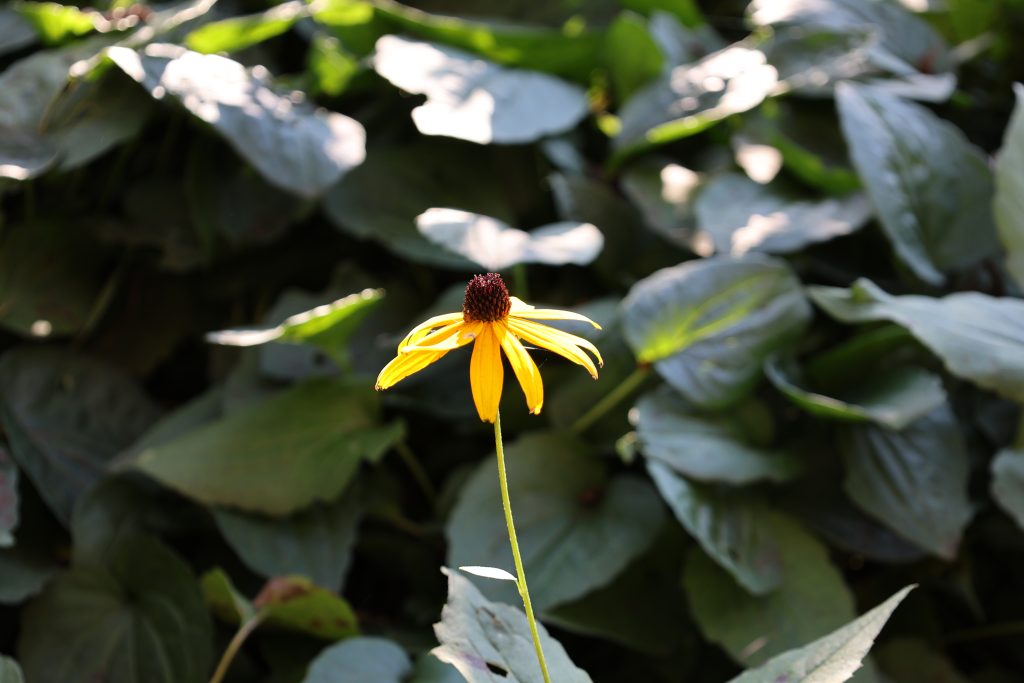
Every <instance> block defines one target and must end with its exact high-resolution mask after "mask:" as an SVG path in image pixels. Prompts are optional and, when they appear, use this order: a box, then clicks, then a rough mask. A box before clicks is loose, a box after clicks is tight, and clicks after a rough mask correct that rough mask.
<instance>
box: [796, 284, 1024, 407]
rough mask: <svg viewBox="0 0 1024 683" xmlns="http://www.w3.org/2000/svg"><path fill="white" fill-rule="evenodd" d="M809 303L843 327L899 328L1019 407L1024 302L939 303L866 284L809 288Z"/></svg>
mask: <svg viewBox="0 0 1024 683" xmlns="http://www.w3.org/2000/svg"><path fill="white" fill-rule="evenodd" d="M807 293H808V294H809V295H810V297H811V299H812V300H813V301H814V302H815V303H816V304H818V306H820V307H821V308H823V309H825V311H826V312H827V313H828V314H829V315H831V316H832V317H833V318H837V319H838V320H841V321H843V322H846V323H865V322H875V321H878V320H888V321H891V322H894V323H896V324H897V325H902V326H903V327H905V328H907V330H908V331H909V332H910V333H911V334H913V335H914V337H916V338H917V340H918V341H920V342H921V343H922V344H924V345H925V346H927V347H928V348H929V349H931V350H932V351H933V352H934V353H935V355H937V356H938V357H939V358H941V359H942V361H943V362H944V363H945V364H946V368H947V369H948V370H949V371H950V372H951V373H953V374H954V375H956V376H958V377H962V378H963V379H966V380H969V381H972V382H975V383H976V384H980V385H981V386H983V387H985V388H986V389H991V390H993V391H995V392H996V393H998V394H1001V395H1003V396H1006V397H1007V398H1011V399H1015V400H1017V401H1024V301H1021V300H1020V299H1010V298H997V297H991V296H988V295H986V294H980V293H978V292H960V293H956V294H950V295H949V296H945V297H942V298H933V297H927V296H917V295H906V296H893V295H891V294H887V293H886V292H884V291H883V290H882V289H881V288H879V287H878V285H876V284H875V283H873V282H871V281H870V280H865V279H860V280H857V282H855V283H854V284H853V286H852V287H851V288H850V289H840V288H836V287H817V286H815V287H808V288H807Z"/></svg>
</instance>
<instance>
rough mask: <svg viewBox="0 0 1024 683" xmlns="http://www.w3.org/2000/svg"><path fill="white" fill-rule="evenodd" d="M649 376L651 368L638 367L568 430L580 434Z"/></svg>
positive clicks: (647, 366) (645, 366) (646, 366)
mask: <svg viewBox="0 0 1024 683" xmlns="http://www.w3.org/2000/svg"><path fill="white" fill-rule="evenodd" d="M649 374H651V366H649V365H640V366H638V367H637V369H636V370H634V371H633V374H631V375H630V376H629V377H627V378H626V379H624V380H622V381H621V382H620V383H619V385H618V386H617V387H615V388H614V389H612V390H611V391H609V392H608V393H607V394H605V395H604V397H602V398H601V400H600V401H598V402H597V403H595V404H594V405H593V407H592V408H591V409H590V410H588V411H587V412H585V413H584V414H583V415H582V416H581V417H580V418H579V419H578V420H576V421H575V422H574V423H573V424H572V427H571V428H570V429H571V430H572V432H573V433H574V434H582V433H583V432H585V431H587V430H588V429H590V428H591V427H592V426H594V423H595V422H597V421H598V420H600V419H601V418H602V417H604V416H605V414H606V413H607V412H608V411H609V410H611V409H612V408H614V407H615V406H616V405H618V404H619V402H620V401H622V400H623V399H625V398H626V397H627V396H629V395H630V394H632V393H633V392H634V391H636V389H637V388H638V387H639V386H640V385H641V384H643V382H644V380H645V379H647V375H649Z"/></svg>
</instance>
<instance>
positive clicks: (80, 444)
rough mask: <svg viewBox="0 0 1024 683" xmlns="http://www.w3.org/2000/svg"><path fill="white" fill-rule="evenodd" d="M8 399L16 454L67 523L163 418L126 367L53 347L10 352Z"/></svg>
mask: <svg viewBox="0 0 1024 683" xmlns="http://www.w3.org/2000/svg"><path fill="white" fill-rule="evenodd" d="M0 396H2V397H3V398H2V401H3V404H2V410H0V423H2V424H3V427H4V430H5V431H6V433H7V438H8V439H9V441H10V447H11V454H12V455H13V456H14V459H15V461H16V462H17V463H18V465H19V466H20V467H21V470H22V471H23V472H24V474H25V475H26V476H27V477H28V478H29V479H31V480H32V482H33V483H34V484H35V485H36V488H37V489H38V490H39V493H40V495H41V496H42V497H43V499H44V500H45V501H46V503H47V504H48V505H49V506H50V508H51V509H52V510H53V511H54V513H56V515H57V516H58V517H59V518H60V519H62V520H63V521H64V522H67V521H69V520H70V518H71V510H72V508H73V507H74V504H75V501H76V500H78V498H79V497H80V496H81V495H82V494H83V493H85V491H86V490H87V489H88V488H89V487H90V486H92V485H93V483H95V482H96V481H97V480H98V479H99V478H100V477H101V476H102V475H103V473H104V471H105V470H106V468H107V465H108V463H109V461H110V460H111V459H112V458H113V457H114V456H115V455H117V453H118V452H119V451H120V450H121V449H122V448H125V447H126V446H128V445H129V444H130V443H131V442H132V441H134V440H135V439H137V438H138V437H139V435H141V434H142V433H143V431H145V430H146V428H148V427H149V426H150V425H151V424H152V423H153V422H154V421H155V420H156V419H157V417H158V416H159V409H158V408H157V407H156V405H155V404H154V403H153V402H152V401H151V400H150V399H149V397H148V396H146V395H145V393H143V391H142V389H141V388H140V387H139V385H138V384H137V383H136V382H135V381H134V380H133V379H132V378H131V377H128V376H127V375H126V374H125V373H124V372H122V371H121V370H120V369H119V368H116V367H114V366H111V365H108V364H106V363H103V362H100V361H98V360H94V359H92V358H88V357H85V356H80V355H78V354H75V353H73V352H70V351H64V350H61V349H57V348H52V347H50V348H47V347H22V348H18V349H14V350H12V351H8V352H7V353H5V354H4V355H3V357H2V358H0Z"/></svg>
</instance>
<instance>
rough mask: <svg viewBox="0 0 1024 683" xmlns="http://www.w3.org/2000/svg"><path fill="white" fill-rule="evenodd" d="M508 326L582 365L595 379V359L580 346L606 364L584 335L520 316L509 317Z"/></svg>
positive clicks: (543, 346)
mask: <svg viewBox="0 0 1024 683" xmlns="http://www.w3.org/2000/svg"><path fill="white" fill-rule="evenodd" d="M508 326H509V329H510V330H512V332H513V333H515V334H517V335H519V337H521V338H523V339H525V340H526V341H528V342H530V343H531V344H536V345H537V346H540V347H541V348H545V349H547V350H548V351H553V352H554V353H557V354H558V355H560V356H562V357H564V358H567V359H569V360H571V361H572V362H573V363H576V364H578V365H582V366H583V367H585V368H586V369H587V371H589V372H590V376H591V377H593V378H594V379H597V368H596V367H594V361H592V360H590V356H588V355H587V354H585V353H583V351H581V350H580V347H582V348H584V349H586V350H587V351H590V352H591V353H592V354H594V356H596V357H597V362H598V364H600V365H604V361H603V360H602V359H601V352H600V351H598V350H597V347H596V346H594V345H593V344H591V343H590V342H588V341H587V340H586V339H584V338H583V337H577V336H576V335H574V334H569V333H568V332H562V331H561V330H556V329H555V328H553V327H548V326H547V325H541V324H540V323H535V322H532V321H530V320H522V319H520V318H509V321H508Z"/></svg>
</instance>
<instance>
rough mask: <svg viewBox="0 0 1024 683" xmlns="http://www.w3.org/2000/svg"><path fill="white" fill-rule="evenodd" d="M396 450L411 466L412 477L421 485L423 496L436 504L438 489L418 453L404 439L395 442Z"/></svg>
mask: <svg viewBox="0 0 1024 683" xmlns="http://www.w3.org/2000/svg"><path fill="white" fill-rule="evenodd" d="M395 450H396V451H398V456H399V457H400V458H402V462H403V463H405V466H406V467H408V468H409V472H410V473H411V474H412V478H413V479H415V480H416V485H417V486H419V487H420V491H422V492H423V496H424V497H425V498H426V499H427V500H428V501H430V504H431V505H434V504H435V503H436V502H437V491H436V490H435V489H434V485H433V484H432V483H431V481H430V477H428V476H427V472H426V470H424V469H423V465H421V464H420V461H419V460H418V459H417V458H416V454H415V453H413V452H412V449H411V448H409V444H407V443H406V442H405V440H404V439H403V440H402V441H399V442H398V443H397V444H395Z"/></svg>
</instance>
